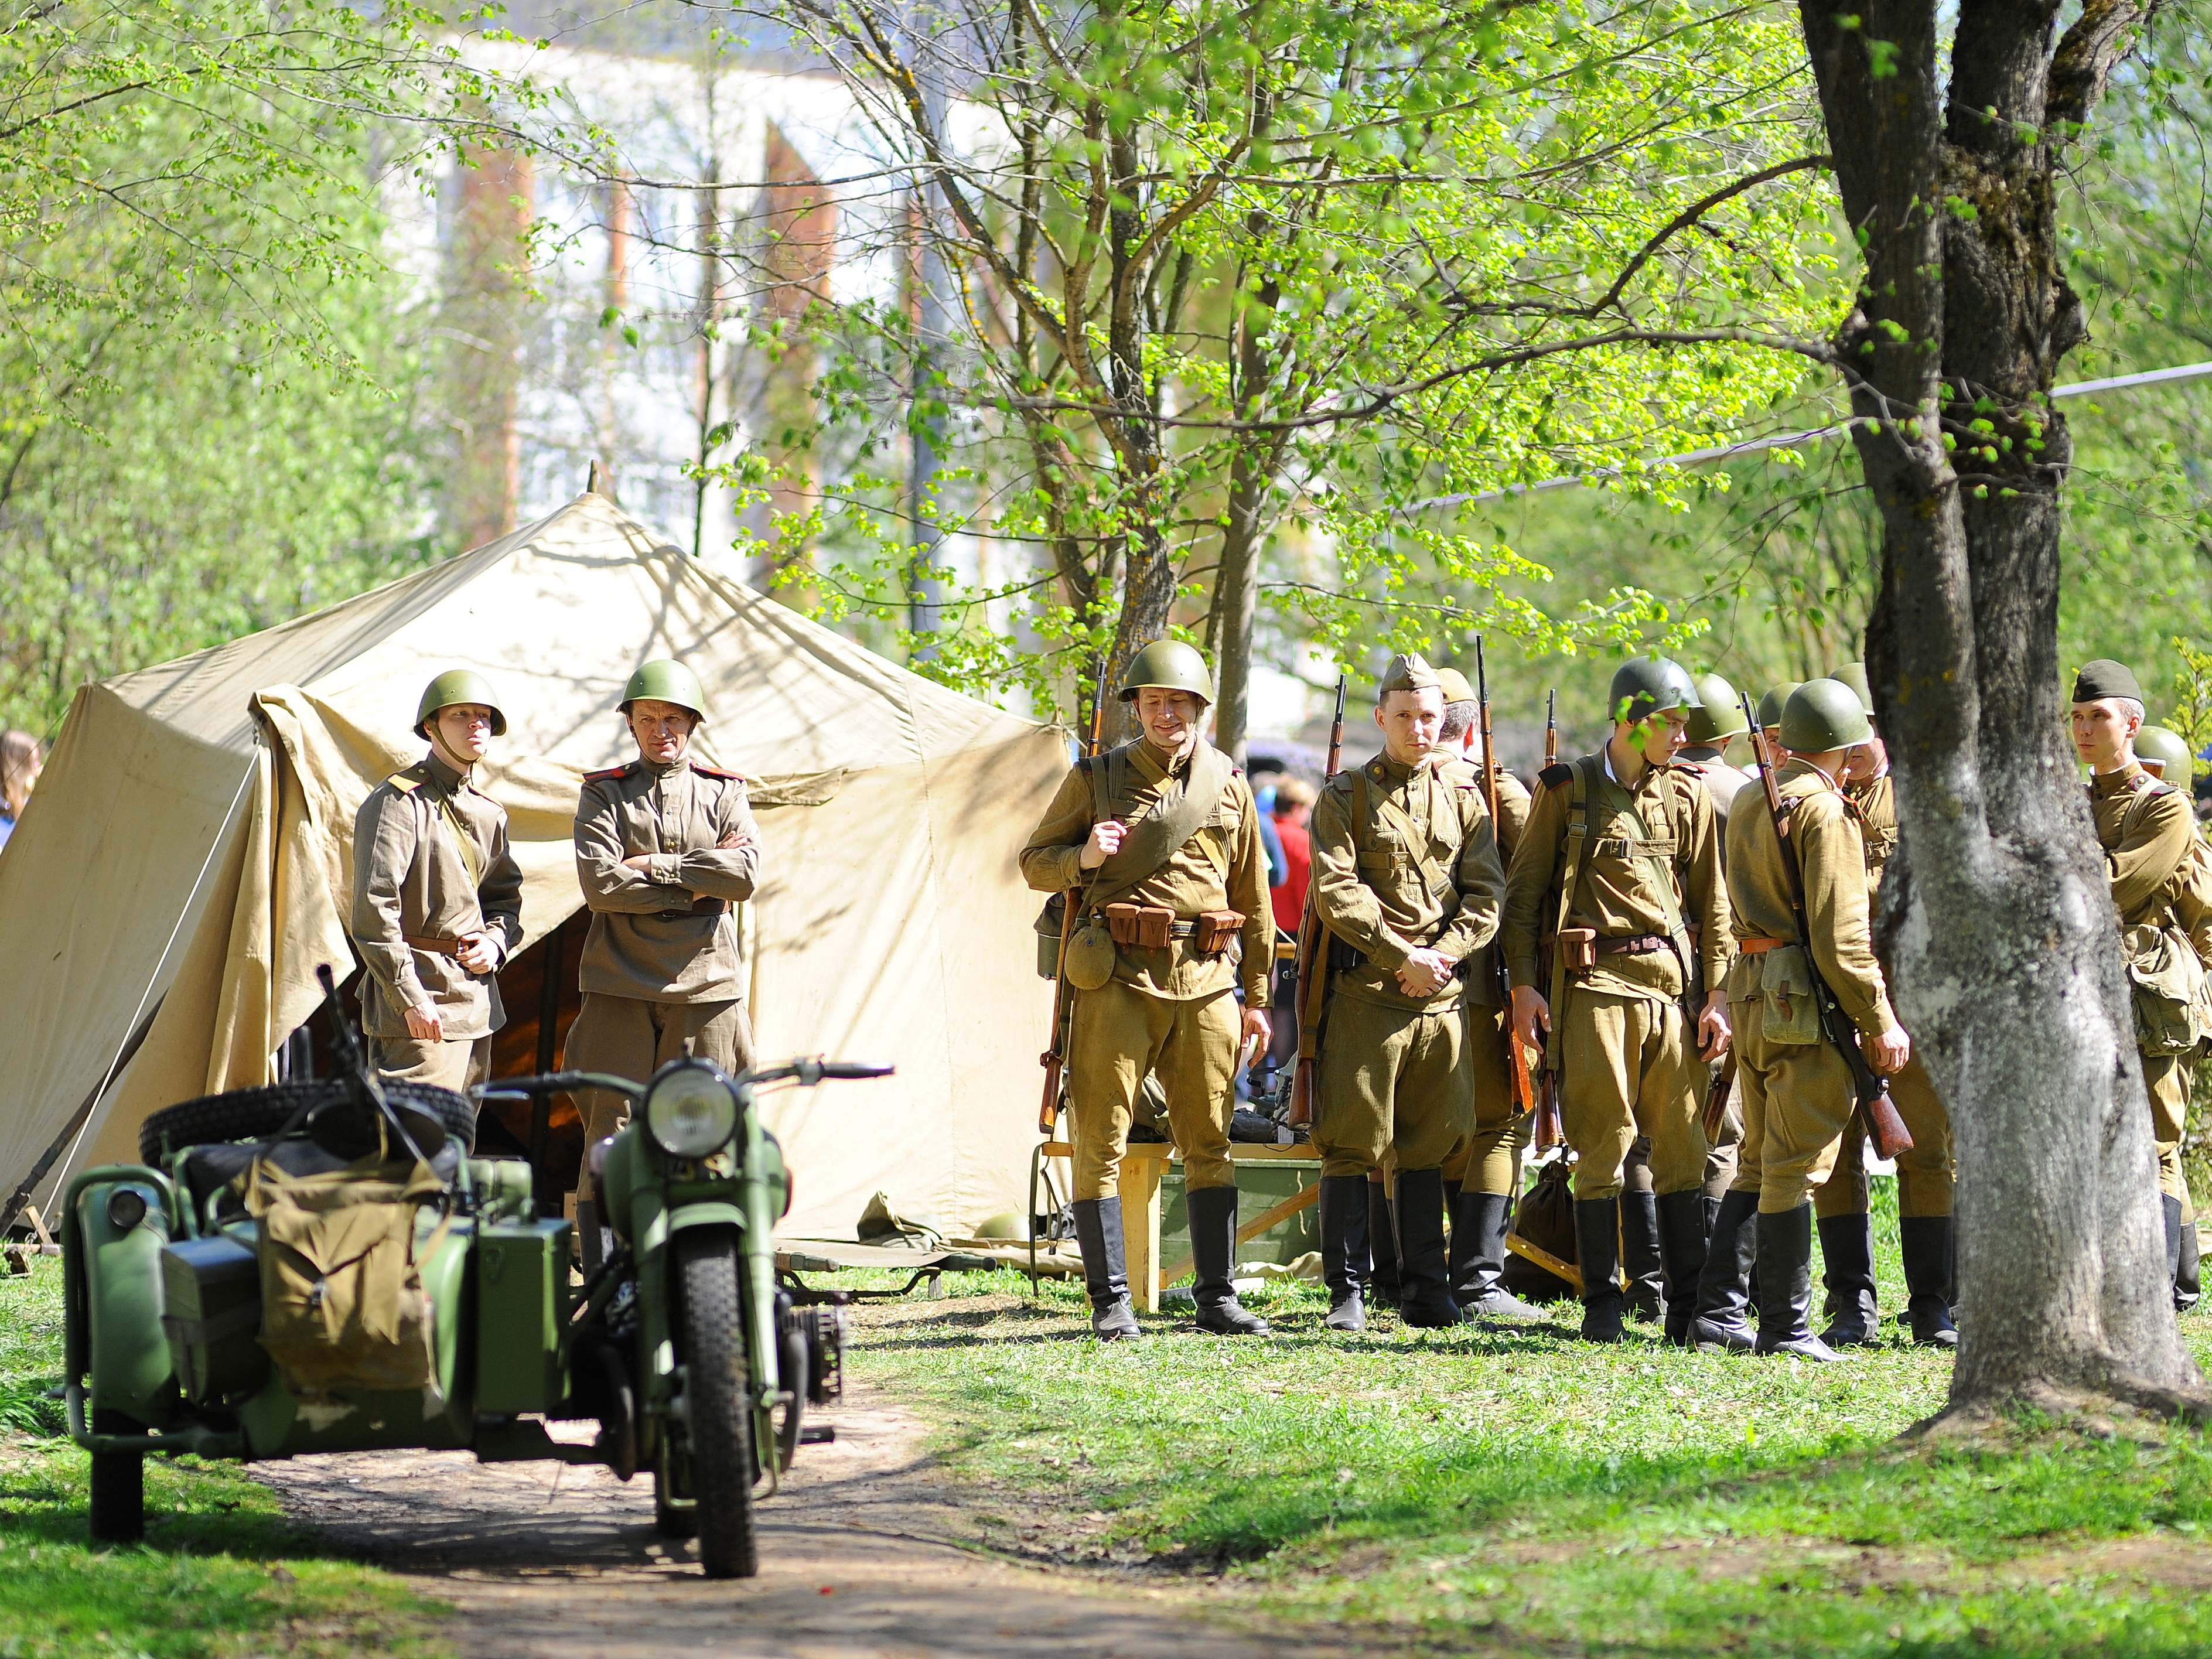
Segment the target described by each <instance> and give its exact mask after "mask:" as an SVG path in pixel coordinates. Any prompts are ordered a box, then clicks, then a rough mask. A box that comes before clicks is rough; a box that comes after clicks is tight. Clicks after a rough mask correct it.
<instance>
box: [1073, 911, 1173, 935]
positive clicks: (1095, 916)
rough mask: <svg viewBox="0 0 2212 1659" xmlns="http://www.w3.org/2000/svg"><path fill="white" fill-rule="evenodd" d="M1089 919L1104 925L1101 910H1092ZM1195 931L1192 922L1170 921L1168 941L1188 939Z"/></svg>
mask: <svg viewBox="0 0 2212 1659" xmlns="http://www.w3.org/2000/svg"><path fill="white" fill-rule="evenodd" d="M1091 920H1092V921H1095V922H1097V924H1098V925H1099V926H1100V927H1104V926H1105V925H1106V913H1105V912H1104V911H1103V910H1093V911H1092V912H1091ZM1197 931H1198V924H1197V923H1196V922H1194V921H1171V922H1170V923H1169V924H1168V937H1169V938H1170V939H1188V938H1189V937H1190V936H1191V935H1192V934H1193V933H1196V932H1197Z"/></svg>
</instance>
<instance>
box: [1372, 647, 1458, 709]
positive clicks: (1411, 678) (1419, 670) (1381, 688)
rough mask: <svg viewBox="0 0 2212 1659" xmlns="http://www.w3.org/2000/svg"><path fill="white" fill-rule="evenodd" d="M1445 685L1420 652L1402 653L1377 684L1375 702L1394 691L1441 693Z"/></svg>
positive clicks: (1393, 659)
mask: <svg viewBox="0 0 2212 1659" xmlns="http://www.w3.org/2000/svg"><path fill="white" fill-rule="evenodd" d="M1443 684H1444V683H1443V681H1442V680H1440V679H1438V678H1437V671H1436V670H1435V669H1433V668H1431V667H1430V666H1429V664H1428V659H1426V658H1425V657H1423V656H1422V655H1421V653H1419V652H1418V651H1401V652H1400V653H1398V654H1397V655H1396V656H1395V657H1393V658H1391V659H1390V665H1389V667H1388V668H1386V669H1384V670H1383V678H1381V679H1380V680H1378V681H1377V682H1376V685H1375V701H1376V702H1382V701H1383V699H1385V698H1386V697H1388V696H1389V695H1390V694H1391V693H1392V692H1393V691H1441V690H1443ZM1444 701H1445V702H1450V701H1451V699H1450V698H1449V697H1447V698H1445V699H1444Z"/></svg>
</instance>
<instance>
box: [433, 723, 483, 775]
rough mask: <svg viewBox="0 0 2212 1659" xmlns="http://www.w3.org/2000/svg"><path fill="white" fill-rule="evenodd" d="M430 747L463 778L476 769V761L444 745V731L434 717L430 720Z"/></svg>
mask: <svg viewBox="0 0 2212 1659" xmlns="http://www.w3.org/2000/svg"><path fill="white" fill-rule="evenodd" d="M430 747H431V749H432V750H435V752H436V753H437V755H438V756H439V757H440V758H441V759H442V760H443V761H444V762H445V763H446V764H447V765H448V766H450V767H452V768H453V770H455V771H456V772H459V774H460V775H462V776H463V777H464V778H466V777H468V776H469V775H471V774H472V773H473V772H474V771H475V770H476V766H477V763H475V762H474V761H472V760H468V759H465V758H464V757H461V756H459V755H456V754H455V753H454V752H453V750H450V749H448V748H447V747H446V734H445V732H444V730H443V729H442V728H441V726H439V724H438V722H437V721H436V720H435V719H434V720H432V721H431V722H430Z"/></svg>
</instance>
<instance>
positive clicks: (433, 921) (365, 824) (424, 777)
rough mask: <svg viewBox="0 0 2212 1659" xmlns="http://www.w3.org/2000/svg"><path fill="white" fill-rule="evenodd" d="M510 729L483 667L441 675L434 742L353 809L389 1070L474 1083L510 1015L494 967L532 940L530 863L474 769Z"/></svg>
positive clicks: (425, 701)
mask: <svg viewBox="0 0 2212 1659" xmlns="http://www.w3.org/2000/svg"><path fill="white" fill-rule="evenodd" d="M506 732H507V716H506V714H504V713H502V712H501V708H500V706H499V698H498V696H497V695H496V694H495V693H494V691H493V690H492V689H491V683H490V682H489V680H487V679H485V678H484V677H483V675H481V674H479V673H477V672H476V671H474V670H473V669H466V668H457V669H453V670H451V671H448V672H447V673H443V674H441V675H439V676H438V678H436V679H435V680H432V681H431V682H430V684H428V686H427V687H425V688H424V689H423V692H422V702H420V703H419V704H418V705H417V706H416V711H415V735H416V737H418V738H424V739H426V740H427V741H428V743H429V745H430V752H429V753H428V754H427V755H425V756H424V757H422V759H421V760H420V761H418V762H416V763H415V764H414V765H412V766H410V767H409V768H408V769H406V770H405V771H404V772H395V773H393V774H392V775H391V776H390V777H388V778H386V780H385V781H383V782H382V783H380V784H379V785H377V787H375V788H374V789H373V790H371V791H370V792H369V795H368V799H367V800H365V801H363V802H362V804H361V811H358V812H357V813H356V814H355V815H354V821H353V937H354V943H355V945H356V946H357V947H358V948H359V949H360V951H361V959H362V967H363V968H364V969H366V971H365V972H364V973H363V975H362V994H361V1005H362V1029H363V1030H364V1031H365V1032H366V1033H367V1035H368V1058H369V1062H370V1064H372V1065H374V1066H375V1067H376V1068H377V1069H378V1070H379V1071H380V1072H381V1073H384V1075H386V1077H391V1078H403V1079H409V1080H411V1081H415V1082H419V1083H432V1084H436V1085H439V1086H440V1087H441V1088H447V1089H465V1088H467V1087H468V1086H469V1085H471V1084H472V1083H481V1082H482V1081H483V1079H485V1078H486V1077H488V1076H489V1074H490V1070H491V1038H492V1033H493V1032H495V1031H496V1030H499V1028H500V1027H501V1025H504V1024H506V1023H507V1011H506V1010H505V1009H504V1008H502V1007H501V1006H500V1000H499V981H497V980H496V979H495V978H494V977H493V975H495V973H496V972H497V971H498V969H499V965H500V963H502V962H504V961H505V960H506V959H507V955H508V953H509V952H510V951H513V949H514V948H515V946H516V945H520V943H521V942H522V871H521V869H520V867H519V866H517V865H516V864H515V861H514V857H513V854H511V853H509V852H508V851H507V810H506V809H505V808H504V807H502V806H501V805H500V804H499V803H498V802H497V801H495V800H494V799H492V798H491V797H490V796H489V795H487V794H485V793H483V791H482V790H480V789H478V788H477V787H476V784H475V781H474V779H475V774H476V765H477V762H478V761H480V760H482V759H483V757H484V751H485V750H487V749H489V747H490V744H491V739H492V738H496V737H502V736H504V735H505V734H506Z"/></svg>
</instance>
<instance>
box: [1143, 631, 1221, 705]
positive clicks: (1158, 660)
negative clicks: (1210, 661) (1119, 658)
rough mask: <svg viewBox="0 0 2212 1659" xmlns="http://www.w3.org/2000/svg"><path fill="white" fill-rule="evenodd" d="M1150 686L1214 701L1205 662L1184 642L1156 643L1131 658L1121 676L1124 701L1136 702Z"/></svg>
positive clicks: (1206, 700) (1156, 641)
mask: <svg viewBox="0 0 2212 1659" xmlns="http://www.w3.org/2000/svg"><path fill="white" fill-rule="evenodd" d="M1148 685H1151V686H1157V687H1158V688H1160V689H1161V690H1168V691H1188V692H1189V693H1190V694H1191V696H1194V697H1196V698H1197V699H1198V700H1199V701H1200V702H1204V703H1211V702H1212V701H1213V676H1212V675H1211V674H1209V673H1207V672H1206V659H1205V658H1204V657H1201V656H1200V655H1199V653H1198V651H1197V648H1196V647H1194V646H1188V645H1185V644H1184V643H1183V642H1182V641H1181V640H1154V641H1152V643H1151V644H1150V645H1148V646H1146V647H1145V648H1144V649H1143V650H1141V651H1139V653H1137V654H1136V655H1135V656H1133V657H1132V658H1130V659H1129V671H1128V672H1127V673H1126V674H1124V675H1122V676H1121V701H1122V702H1135V701H1136V700H1137V693H1138V692H1139V691H1141V690H1144V689H1145V688H1146V686H1148Z"/></svg>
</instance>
